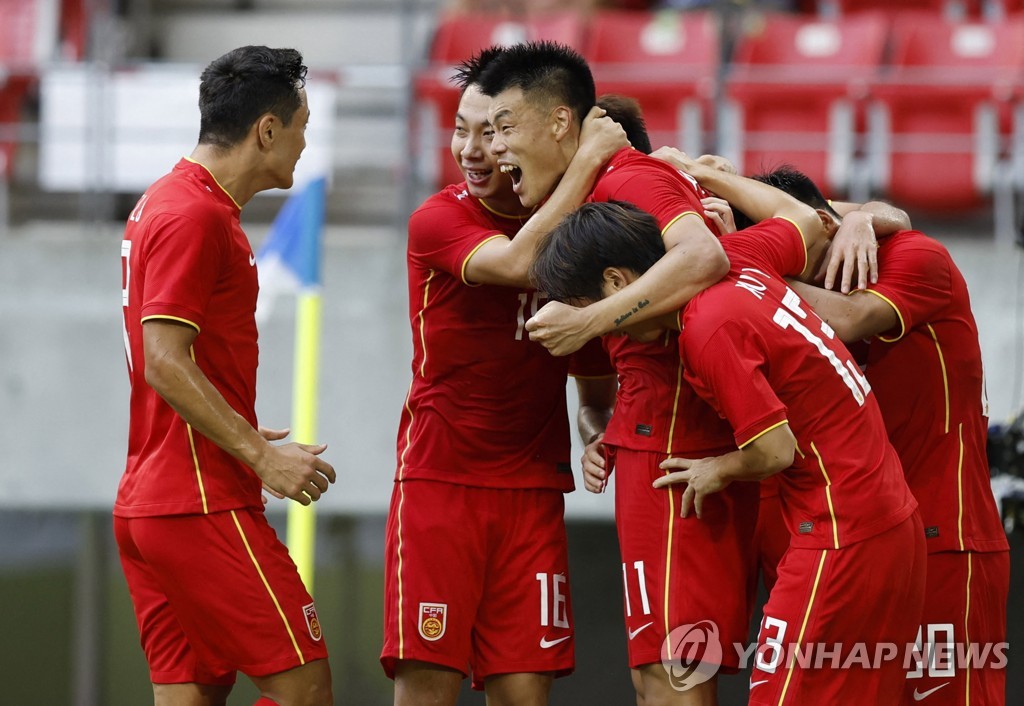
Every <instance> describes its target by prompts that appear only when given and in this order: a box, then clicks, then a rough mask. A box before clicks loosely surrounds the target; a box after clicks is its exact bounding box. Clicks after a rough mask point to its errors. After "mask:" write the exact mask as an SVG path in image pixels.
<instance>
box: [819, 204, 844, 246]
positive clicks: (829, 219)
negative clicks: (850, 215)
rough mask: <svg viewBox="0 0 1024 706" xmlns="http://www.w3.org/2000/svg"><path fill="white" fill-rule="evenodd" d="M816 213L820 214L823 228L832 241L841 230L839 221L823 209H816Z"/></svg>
mask: <svg viewBox="0 0 1024 706" xmlns="http://www.w3.org/2000/svg"><path fill="white" fill-rule="evenodd" d="M815 212H816V213H817V214H818V218H820V219H821V227H822V228H823V229H824V231H825V237H826V238H828V239H829V240H831V239H832V236H834V235H835V234H836V231H837V230H839V221H837V220H836V218H835V216H833V215H832V214H831V213H829V212H828V211H826V210H825V209H823V208H818V209H815Z"/></svg>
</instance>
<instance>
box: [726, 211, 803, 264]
mask: <svg viewBox="0 0 1024 706" xmlns="http://www.w3.org/2000/svg"><path fill="white" fill-rule="evenodd" d="M722 247H723V248H725V253H726V255H728V256H729V262H731V263H732V264H733V266H734V267H756V268H759V269H764V270H767V271H768V272H775V273H777V274H780V275H782V276H783V277H792V276H796V275H799V274H800V273H801V272H803V271H804V269H805V268H806V267H807V245H806V242H805V240H804V234H803V233H802V232H801V230H800V228H799V227H798V226H797V225H796V224H795V223H794V222H793V221H791V220H789V219H787V218H770V219H768V220H766V221H761V222H760V223H756V224H754V225H752V226H750V227H749V228H744V229H743V230H739V231H736V232H735V233H730V234H729V235H726V236H723V237H722Z"/></svg>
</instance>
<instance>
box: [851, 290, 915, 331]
mask: <svg viewBox="0 0 1024 706" xmlns="http://www.w3.org/2000/svg"><path fill="white" fill-rule="evenodd" d="M861 291H863V292H867V293H868V294H874V295H875V296H876V297H878V298H879V299H881V300H882V301H884V302H885V303H886V304H888V305H889V306H891V307H892V310H893V311H895V312H896V318H897V319H899V320H900V335H899V336H896V337H895V338H886V337H885V336H879V337H878V340H879V341H882V342H884V343H896V341H898V340H900V339H901V338H903V337H904V336H906V335H907V322H906V321H904V319H903V312H902V311H900V308H899V307H898V306H896V304H894V303H893V301H892V299H890V298H889V297H887V296H885V295H884V294H882V293H881V292H876V291H875V290H874V289H863V290H861V289H855V290H853V291H852V292H850V294H851V295H852V294H854V293H855V292H861Z"/></svg>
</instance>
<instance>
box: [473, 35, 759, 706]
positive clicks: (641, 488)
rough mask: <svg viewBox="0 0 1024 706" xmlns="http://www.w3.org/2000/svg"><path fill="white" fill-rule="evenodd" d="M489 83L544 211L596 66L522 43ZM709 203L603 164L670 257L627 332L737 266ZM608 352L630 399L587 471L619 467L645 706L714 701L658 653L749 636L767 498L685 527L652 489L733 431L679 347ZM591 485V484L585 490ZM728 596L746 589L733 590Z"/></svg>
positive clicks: (499, 121)
mask: <svg viewBox="0 0 1024 706" xmlns="http://www.w3.org/2000/svg"><path fill="white" fill-rule="evenodd" d="M480 85H481V88H482V90H483V92H484V93H487V94H489V95H491V96H492V97H493V100H492V103H491V106H490V111H489V114H490V117H491V122H492V124H493V125H494V129H495V137H494V141H493V142H492V144H491V149H492V151H493V152H494V153H495V154H496V155H497V156H498V163H499V165H501V166H502V169H503V171H506V172H508V173H509V174H510V175H511V177H512V183H513V186H514V189H515V193H516V194H518V196H519V199H520V201H521V202H522V203H523V204H524V205H525V206H532V205H534V204H536V203H540V202H541V201H543V199H544V198H546V196H547V194H548V193H549V191H550V190H551V188H553V187H554V185H555V184H558V183H560V180H562V179H564V177H563V172H565V169H566V165H568V164H570V163H571V161H572V160H573V159H574V158H575V157H574V155H575V154H576V149H577V144H578V142H579V134H580V126H581V121H582V117H583V116H584V115H586V112H587V111H588V110H589V109H590V107H591V106H593V105H594V100H595V94H594V84H593V78H592V76H591V73H590V69H589V67H588V66H587V65H586V62H585V61H584V60H583V59H582V58H581V57H580V56H579V55H578V54H576V53H575V52H573V51H572V50H571V49H569V48H567V47H564V46H561V45H557V44H552V43H548V42H539V43H533V44H525V45H517V46H513V47H509V48H507V49H506V50H505V51H504V52H502V54H501V55H500V56H499V57H497V58H495V60H494V61H493V62H491V63H490V64H489V65H488V66H487V67H486V68H485V69H484V72H483V73H482V74H481V77H480ZM706 195H707V194H706V193H705V192H704V191H703V190H701V189H700V188H699V187H698V185H697V184H696V182H694V181H693V180H692V179H689V178H688V177H686V176H685V175H683V174H682V173H680V172H679V171H678V170H677V169H676V168H675V167H673V166H671V165H670V164H668V163H667V162H664V161H661V160H657V159H653V158H651V157H649V156H647V155H645V154H642V153H640V152H638V151H637V150H635V149H629V148H624V149H622V150H620V151H619V152H617V153H616V154H615V155H614V156H613V157H612V158H611V159H610V160H609V161H608V162H607V164H605V165H604V167H603V169H602V171H601V174H600V176H599V178H598V180H597V184H596V185H595V187H594V190H593V192H592V194H591V195H590V198H591V199H592V200H599V201H603V200H608V199H622V200H627V201H630V202H632V203H635V204H637V205H638V206H640V207H642V208H644V209H646V210H647V211H649V212H650V213H652V214H654V215H655V217H656V218H657V221H658V225H659V228H660V229H661V232H662V236H663V238H664V242H665V244H666V247H667V248H668V249H669V254H668V255H666V257H665V258H664V259H663V260H662V262H660V263H658V266H656V268H657V269H660V270H661V272H660V273H653V274H655V275H659V276H660V279H658V278H654V279H651V278H648V282H650V283H653V286H652V287H648V288H646V289H640V290H639V294H638V295H635V297H634V298H633V299H627V300H625V301H628V302H629V304H628V308H625V309H620V310H618V313H619V318H620V321H619V324H621V323H623V322H625V321H626V320H627V319H628V320H629V321H632V320H633V318H631V317H635V318H639V317H640V316H642V315H643V314H646V313H647V312H648V310H658V309H662V310H664V309H667V308H670V307H673V306H675V307H676V308H678V306H680V305H681V304H682V302H683V301H685V300H686V299H687V298H689V297H690V296H692V295H693V294H694V293H696V292H697V291H699V290H700V289H701V288H703V287H705V286H708V285H709V284H711V283H713V282H714V281H716V280H717V279H718V278H719V277H720V276H721V275H722V274H724V272H725V271H726V270H727V269H728V263H727V261H726V260H725V258H724V254H723V252H722V249H721V246H719V245H718V241H717V238H716V236H715V234H714V233H713V231H712V230H711V229H712V227H713V224H712V223H711V222H710V221H705V220H704V218H703V217H702V216H701V213H702V212H703V210H704V209H703V207H702V205H701V198H702V197H703V196H706ZM640 286H641V287H643V286H644V285H643V284H641V285H640ZM627 295H628V294H627ZM623 306H625V305H623ZM606 311H610V310H606ZM640 312H643V314H641V313H640ZM617 325H618V324H615V323H612V324H610V325H609V326H608V327H607V329H605V330H612V329H614V328H616V326H617ZM599 332H600V331H599ZM587 338H589V334H586V336H585V337H584V338H583V340H586V339H587ZM604 344H605V347H606V349H607V350H608V352H609V355H610V357H611V359H612V362H613V363H614V365H615V369H616V372H617V373H618V378H619V390H618V395H617V398H616V402H615V412H614V414H613V415H612V419H611V421H610V423H609V425H608V427H607V429H606V431H605V434H604V436H597V437H595V438H594V440H593V441H592V442H591V443H590V444H588V446H587V448H586V451H585V457H584V468H585V471H586V470H587V469H588V468H589V467H590V466H591V465H595V466H596V465H603V466H604V467H605V468H606V469H607V472H611V470H612V468H613V467H614V468H616V469H617V470H616V473H617V474H618V476H617V478H618V480H617V482H616V498H615V503H616V525H617V530H618V532H619V545H620V552H621V555H622V562H623V563H622V569H623V584H624V586H623V588H624V601H623V608H624V611H625V613H626V633H627V638H628V652H629V666H630V668H631V670H632V672H631V675H632V679H633V683H634V686H635V687H636V690H637V694H638V698H640V699H642V700H643V702H644V703H645V704H647V705H648V706H654V705H655V704H660V703H684V704H691V703H692V704H701V703H714V700H715V698H716V697H715V693H716V683H715V680H714V679H710V680H708V681H706V682H704V683H702V684H700V685H697V686H695V687H694V688H692V689H690V690H689V691H686V692H684V693H681V692H678V691H676V690H675V689H673V688H672V686H671V684H670V682H669V678H668V675H667V674H666V671H665V669H664V668H663V666H662V661H661V649H662V645H663V643H664V642H665V639H666V637H667V636H668V634H669V633H670V632H671V631H672V630H673V629H674V628H676V627H679V626H680V625H686V624H696V623H699V622H700V621H702V620H713V621H714V622H715V623H716V624H717V625H718V627H719V629H720V631H721V632H720V636H721V639H722V642H723V643H727V644H731V643H733V642H743V641H744V640H745V639H746V636H747V631H748V624H749V618H750V613H751V611H752V600H753V592H752V589H753V581H752V579H753V573H752V566H753V565H752V561H751V554H750V552H749V544H750V541H751V537H752V533H753V526H754V522H755V520H756V516H757V488H756V487H755V486H752V485H747V486H744V485H736V486H735V487H734V488H732V489H730V490H729V491H728V492H726V493H723V494H722V495H721V496H719V497H717V498H715V500H714V501H713V503H712V504H713V505H714V507H711V508H709V512H708V516H707V519H706V521H704V522H698V521H696V520H695V519H692V518H691V519H690V520H688V521H687V520H682V519H681V518H679V502H680V491H678V490H676V491H674V492H671V493H663V492H655V491H653V490H652V488H651V481H652V480H653V479H654V478H656V477H658V476H661V475H663V474H664V471H663V470H661V469H660V468H659V464H660V463H661V461H663V460H664V459H665V458H666V457H668V456H669V455H671V454H674V453H675V454H679V453H682V452H684V451H686V452H692V453H697V452H706V453H713V452H724V451H725V450H726V449H731V448H734V443H733V441H732V435H731V433H730V430H729V429H728V426H727V425H725V424H724V423H722V422H721V420H720V419H719V418H718V416H717V414H715V413H714V412H713V410H711V409H710V408H709V407H708V406H707V405H706V403H704V402H703V401H701V400H699V399H698V398H697V397H696V395H694V394H693V391H692V390H691V389H690V388H689V387H688V386H687V385H685V384H684V383H683V381H682V370H681V366H680V361H679V353H678V350H677V348H676V341H675V336H665V337H664V338H663V339H661V340H658V341H653V342H649V343H647V342H645V343H638V342H634V341H631V340H629V339H627V338H626V337H623V336H607V337H606V338H605V341H604ZM575 345H576V344H575V343H574V344H573V347H575ZM556 352H564V351H556ZM604 457H607V460H605V458H604ZM590 479H591V475H590V474H587V475H586V476H585V480H586V481H587V483H588V487H590ZM720 585H729V586H735V590H730V591H728V592H723V591H722V590H721V588H720ZM716 666H717V665H716ZM722 666H723V667H724V668H725V670H727V671H733V670H735V669H737V668H738V666H739V664H738V657H737V656H736V654H735V652H734V651H732V650H730V651H728V652H727V653H726V654H725V655H724V663H723V665H722Z"/></svg>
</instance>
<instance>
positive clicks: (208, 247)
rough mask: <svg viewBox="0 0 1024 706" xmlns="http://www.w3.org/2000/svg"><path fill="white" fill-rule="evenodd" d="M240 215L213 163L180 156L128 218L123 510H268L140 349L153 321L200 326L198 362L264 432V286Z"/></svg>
mask: <svg viewBox="0 0 1024 706" xmlns="http://www.w3.org/2000/svg"><path fill="white" fill-rule="evenodd" d="M239 214H240V209H239V207H238V205H237V204H236V203H235V202H234V200H233V199H232V198H231V196H230V195H229V194H228V193H227V192H226V191H224V189H222V188H221V186H220V185H219V184H218V183H217V181H216V180H215V179H214V178H213V175H212V174H210V172H208V171H207V170H206V168H205V167H203V166H202V165H200V164H197V163H195V162H192V161H190V160H188V159H182V160H181V161H180V162H178V164H177V165H176V166H175V168H174V170H173V171H172V172H171V173H170V174H168V175H167V176H165V177H163V178H162V179H160V180H159V181H157V182H156V183H155V184H153V186H151V187H150V188H149V190H148V191H147V192H146V193H145V194H144V195H143V196H142V198H140V199H139V202H138V204H136V206H135V209H134V210H133V211H132V213H131V215H130V216H129V218H128V225H127V226H126V227H125V234H124V240H123V241H121V265H122V273H123V286H124V290H123V299H124V327H125V329H124V333H125V350H126V353H127V358H128V376H129V380H130V381H131V403H130V405H131V406H130V422H129V427H128V463H127V466H126V468H125V473H124V477H123V478H122V479H121V485H120V487H119V488H118V493H117V501H116V503H115V505H114V514H115V515H118V516H120V517H145V516H155V515H184V514H194V513H207V512H217V511H221V510H230V509H236V508H240V507H256V508H262V502H261V500H260V480H259V478H258V477H257V476H256V474H255V473H253V471H252V470H251V469H249V468H248V467H247V466H245V465H244V464H243V463H241V462H240V461H238V460H236V459H235V458H233V457H232V456H230V455H229V454H228V453H227V452H225V451H223V450H222V449H221V448H220V447H218V446H217V445H216V444H214V443H213V442H211V441H209V440H208V439H206V438H205V437H204V436H202V435H201V434H200V433H198V432H197V431H195V430H193V429H192V427H191V426H190V425H189V424H186V423H185V421H184V420H183V419H182V418H181V417H180V416H178V414H177V413H176V412H175V411H174V410H173V409H171V407H170V405H168V404H167V403H166V402H165V401H164V400H163V398H161V397H160V396H159V395H158V394H157V393H156V391H155V390H153V388H152V387H150V386H149V384H148V383H147V382H146V377H145V376H146V371H145V358H144V355H143V348H142V326H143V322H144V321H146V320H149V319H171V320H174V321H181V322H184V323H187V324H188V325H190V326H193V327H195V329H196V330H197V331H198V332H199V334H198V335H197V336H196V339H195V343H194V344H193V346H192V353H193V358H194V360H195V362H196V364H197V365H198V366H199V368H200V369H201V370H202V371H203V373H204V374H205V375H206V377H207V378H209V380H210V382H211V383H213V385H214V387H216V388H217V390H218V391H219V392H220V393H221V394H222V395H223V396H224V399H225V400H227V403H228V404H229V405H231V407H232V409H234V410H235V411H236V412H238V413H239V414H240V415H242V417H244V418H245V419H246V420H247V421H248V422H249V423H250V424H252V425H253V426H255V425H256V411H255V401H256V365H257V359H258V347H257V344H256V320H255V311H256V294H257V291H258V289H259V285H258V283H257V281H256V267H255V264H256V260H255V258H254V257H253V253H252V248H251V247H250V245H249V240H248V239H247V238H246V236H245V233H244V232H243V231H242V227H241V224H240V223H239Z"/></svg>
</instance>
